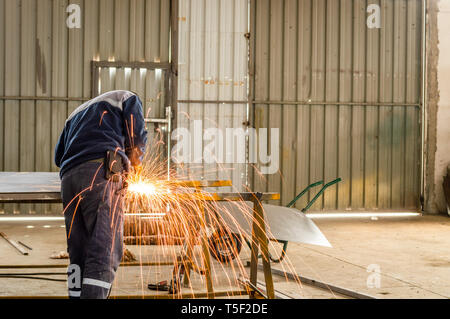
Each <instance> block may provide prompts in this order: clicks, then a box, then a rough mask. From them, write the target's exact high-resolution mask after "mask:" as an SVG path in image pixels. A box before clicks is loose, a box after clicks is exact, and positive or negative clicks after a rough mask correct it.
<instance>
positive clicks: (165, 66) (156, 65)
mask: <svg viewBox="0 0 450 319" xmlns="http://www.w3.org/2000/svg"><path fill="white" fill-rule="evenodd" d="M92 67H94V68H130V69H147V70H156V69H161V70H169V69H170V63H167V62H138V61H132V62H124V61H92Z"/></svg>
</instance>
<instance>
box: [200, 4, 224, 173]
mask: <svg viewBox="0 0 450 319" xmlns="http://www.w3.org/2000/svg"><path fill="white" fill-rule="evenodd" d="M205 5H206V8H205V19H206V20H205V66H204V67H205V69H204V75H203V76H204V83H205V91H204V96H203V99H204V100H218V98H219V96H218V91H219V83H218V82H219V81H218V79H217V70H218V67H219V36H218V31H219V29H218V21H219V19H220V18H219V1H218V0H212V1H211V0H209V1H206V3H205ZM203 112H204V118H203V128H204V129H208V128H216V127H217V125H218V108H217V105H214V104H205V105H204V110H203ZM209 143H211V141H206V140H205V141H204V143H203V147H205V146H207V145H208V144H209ZM203 170H204V172H203V176H204V178H205V179H216V178H218V170H217V169H216V165H215V164H214V163H211V164H209V163H205V164H203Z"/></svg>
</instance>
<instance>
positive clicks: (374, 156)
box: [253, 0, 421, 210]
mask: <svg viewBox="0 0 450 319" xmlns="http://www.w3.org/2000/svg"><path fill="white" fill-rule="evenodd" d="M419 2H420V1H418V0H417V1H409V2H408V1H406V2H405V1H403V2H397V1H394V0H378V1H372V2H369V1H366V0H342V1H333V0H328V1H309V0H298V2H297V3H296V4H297V9H298V17H297V26H298V31H297V33H298V48H297V52H296V55H295V61H294V60H293V59H292V55H291V50H292V48H291V47H290V46H289V44H290V42H289V41H290V40H289V39H290V32H292V29H290V28H289V27H284V32H283V34H280V33H274V31H273V29H274V28H275V29H276V26H278V25H280V23H284V25H285V26H286V25H291V24H292V22H291V18H292V17H293V14H292V12H291V9H286V8H289V7H290V6H291V4H292V3H290V2H287V1H285V2H284V6H285V11H284V12H285V16H284V17H282V16H281V15H279V14H277V11H276V10H274V8H275V9H276V8H277V7H279V6H281V5H282V4H281V2H280V1H275V0H273V1H265V2H264V1H256V3H255V6H256V10H255V12H256V17H255V20H256V30H255V33H256V35H255V36H256V40H255V52H254V55H255V84H254V87H255V100H256V101H275V100H276V101H281V100H284V101H289V100H291V99H292V97H291V96H290V94H289V93H288V92H290V89H291V88H292V87H294V86H295V85H297V86H298V88H297V97H296V98H294V100H295V99H296V100H297V101H300V103H301V104H300V105H298V106H296V107H295V111H296V114H297V128H296V129H295V128H294V129H292V127H291V123H290V121H289V116H288V115H287V114H286V110H289V109H290V107H288V104H285V105H283V106H282V107H281V109H280V106H279V105H278V104H270V105H268V104H255V105H254V108H255V125H256V126H257V127H261V126H263V127H264V126H265V125H267V126H269V124H268V122H269V119H270V122H271V123H274V124H272V126H279V127H280V128H281V129H282V131H283V137H282V143H281V144H282V147H283V152H281V155H282V167H281V176H282V177H281V179H278V177H277V176H275V175H274V176H263V177H259V176H258V172H257V171H256V172H255V174H254V180H253V182H254V188H255V189H256V190H266V188H265V187H267V184H269V189H270V190H272V191H277V190H278V189H279V186H277V185H276V182H274V181H277V179H278V180H280V183H281V185H282V202H283V203H284V202H285V201H286V199H287V197H289V196H291V195H292V194H291V185H292V180H291V174H292V173H291V172H292V170H293V167H294V165H295V184H294V185H295V188H296V192H298V191H300V190H301V189H303V187H305V186H306V185H307V184H308V183H310V182H314V181H316V180H318V179H322V178H324V179H325V180H330V179H332V178H335V177H341V178H343V182H342V183H340V184H339V185H338V186H334V187H332V188H330V189H327V191H326V193H325V195H324V197H323V199H320V200H319V201H318V203H316V205H314V206H313V207H312V209H314V210H322V209H323V210H333V209H338V210H348V209H351V210H361V209H362V210H367V209H392V208H414V207H417V205H418V203H417V194H418V186H417V184H418V168H417V166H418V151H419V148H418V144H417V140H418V139H417V136H418V135H417V134H419V120H418V108H417V107H415V106H414V105H409V106H404V105H400V106H389V105H378V104H379V103H392V102H400V103H404V102H408V103H412V104H418V96H419V93H418V92H419V89H420V88H419V87H420V85H419V84H420V78H419V77H418V76H419V75H420V72H419V68H420V63H419V61H418V59H419V58H418V57H419V56H420V30H418V27H417V26H418V25H420V19H421V16H420V11H419V12H417V11H415V10H416V9H417V10H420V9H419V7H417V6H418V3H419ZM372 3H374V4H379V5H380V6H381V9H382V12H381V23H382V28H381V29H369V28H368V27H367V25H366V21H367V17H368V13H367V12H366V9H367V6H368V5H369V4H372ZM406 3H407V5H408V10H406V9H405V8H406V7H405V4H406ZM394 5H395V6H396V7H397V12H395V10H394ZM269 8H270V9H269ZM401 8H403V9H401ZM415 8H416V9H415ZM400 9H401V11H400ZM269 12H270V15H269ZM407 14H408V16H407ZM394 22H395V26H394ZM297 26H295V27H297ZM396 29H397V31H395V30H396ZM274 35H275V36H274ZM269 36H270V39H269V38H268V37H269ZM394 36H396V38H395V39H394ZM274 37H275V39H274ZM394 45H395V49H394ZM276 46H279V47H282V48H283V51H282V52H281V58H279V57H278V56H277V55H276V54H277V49H276V48H275V47H276ZM267 47H270V51H269V52H267V51H268V50H267ZM406 48H407V49H406ZM406 52H408V55H406ZM274 54H275V58H274ZM405 57H406V59H405ZM280 59H281V60H282V59H285V60H284V62H283V64H282V65H283V68H284V69H283V71H282V75H280V74H279V73H277V72H279V70H280V67H278V66H277V63H279V60H280ZM286 59H289V61H286ZM269 61H270V64H269ZM395 61H397V62H395ZM295 63H297V66H296V70H297V74H296V77H292V74H291V72H290V71H291V66H292V65H293V64H295ZM394 64H395V65H394ZM401 64H403V66H402V65H401ZM268 65H269V66H268ZM394 66H395V67H396V69H397V73H395V72H393V68H394ZM268 68H269V69H268ZM393 74H395V77H394V75H393ZM280 87H281V90H282V92H283V96H282V98H278V96H277V95H276V94H275V93H277V92H278V91H279V90H280ZM267 91H268V92H269V93H270V95H269V96H267ZM394 92H395V96H394V95H393V94H394ZM314 101H320V102H324V101H325V102H330V103H329V104H326V103H323V104H322V103H321V104H314ZM335 101H338V102H340V103H339V105H337V104H335V103H333V102H335ZM308 102H309V103H308ZM345 102H349V105H345ZM358 102H360V103H361V104H360V105H358ZM371 102H373V105H370V103H371ZM272 103H273V102H272ZM267 105H268V106H267ZM280 112H281V114H282V119H281V120H280V119H278V118H277V117H276V116H277V114H279V113H280ZM393 112H394V115H393ZM395 112H397V113H398V114H395ZM394 129H395V130H396V131H394ZM294 134H295V138H292V135H294ZM291 142H294V143H295V144H294V145H295V146H297V148H298V149H297V151H296V152H297V154H296V156H295V157H293V158H291V157H290V156H289V155H288V156H285V155H286V154H288V153H289V152H286V148H288V145H289V144H290V143H291ZM292 148H293V147H292ZM393 152H396V155H395V156H396V157H393V155H392V154H393ZM293 161H295V163H293ZM400 163H401V164H402V165H403V166H400ZM394 171H395V173H393V172H394ZM406 171H408V172H413V173H412V174H409V175H408V174H406V173H405V172H406ZM392 174H394V175H395V176H393V175H392ZM407 175H408V176H407ZM265 179H268V180H269V181H270V182H269V183H266V182H265ZM392 185H394V186H395V187H396V189H395V190H393V189H392ZM314 193H315V190H313V191H312V194H314ZM312 194H309V199H311V196H312ZM305 204H306V197H305V198H304V199H302V200H300V201H299V202H298V203H297V205H296V206H297V207H299V208H302V207H304V206H305Z"/></svg>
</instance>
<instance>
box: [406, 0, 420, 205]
mask: <svg viewBox="0 0 450 319" xmlns="http://www.w3.org/2000/svg"><path fill="white" fill-rule="evenodd" d="M407 6H408V7H407V50H406V51H407V53H406V54H407V56H406V63H407V66H406V68H407V70H406V101H407V102H412V103H417V102H418V101H419V99H420V94H419V92H420V71H419V68H418V67H417V66H418V65H420V56H421V50H420V43H421V34H420V32H421V28H420V26H421V24H420V23H419V21H421V9H420V8H421V2H420V1H418V0H416V1H408V3H407ZM419 132H420V128H419V108H410V107H409V108H407V109H406V136H405V143H406V146H405V172H406V174H405V207H406V208H412V209H413V208H416V207H418V206H419V197H418V196H417V194H418V190H419V175H418V173H417V172H419V170H420V160H419V156H418V155H419V154H418V151H419V149H420V144H419V141H420V136H419ZM407 154H413V156H407ZM407 172H416V173H407Z"/></svg>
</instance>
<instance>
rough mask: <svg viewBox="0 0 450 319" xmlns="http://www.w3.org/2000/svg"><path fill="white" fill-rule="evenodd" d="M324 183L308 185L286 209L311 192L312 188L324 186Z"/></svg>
mask: <svg viewBox="0 0 450 319" xmlns="http://www.w3.org/2000/svg"><path fill="white" fill-rule="evenodd" d="M322 184H323V181H318V182H315V183H312V184H311V185H308V186H307V187H306V188H305V189H304V190H302V191H301V192H300V193H299V194H298V195H297V196H295V198H294V199H293V200H291V202H290V203H289V204H287V205H286V207H292V206H293V205H294V204H295V203H296V202H297V201H298V200H299V199H300V198H301V197H302V196H303V195H305V193H306V192H307V191H309V190H310V189H311V188H313V187H316V186H319V185H322Z"/></svg>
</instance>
